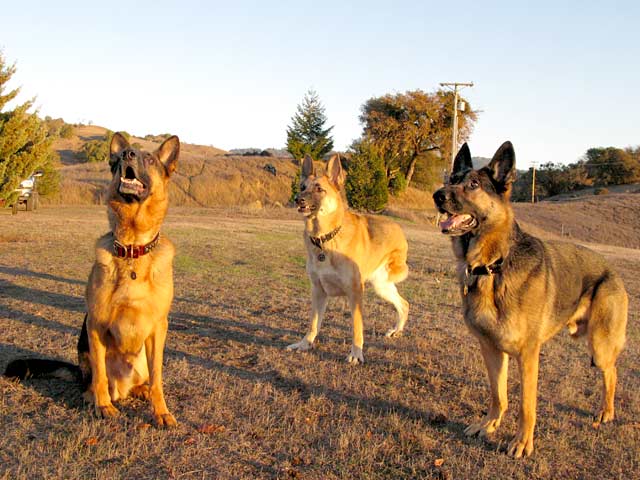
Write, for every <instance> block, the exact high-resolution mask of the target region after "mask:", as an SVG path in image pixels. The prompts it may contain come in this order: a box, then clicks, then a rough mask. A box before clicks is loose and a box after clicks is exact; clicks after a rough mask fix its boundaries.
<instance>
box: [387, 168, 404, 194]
mask: <svg viewBox="0 0 640 480" xmlns="http://www.w3.org/2000/svg"><path fill="white" fill-rule="evenodd" d="M406 189H407V178H406V177H405V176H404V173H402V172H398V173H396V175H395V176H394V177H393V178H392V179H391V180H389V191H390V192H391V195H399V194H400V193H402V192H404V191H405V190H406Z"/></svg>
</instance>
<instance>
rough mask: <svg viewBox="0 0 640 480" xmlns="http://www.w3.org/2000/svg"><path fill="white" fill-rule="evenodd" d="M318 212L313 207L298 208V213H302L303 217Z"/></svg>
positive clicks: (301, 206) (303, 206)
mask: <svg viewBox="0 0 640 480" xmlns="http://www.w3.org/2000/svg"><path fill="white" fill-rule="evenodd" d="M315 211H316V207H315V206H313V205H307V204H305V205H299V206H298V213H302V214H303V215H311V214H312V213H313V212H315Z"/></svg>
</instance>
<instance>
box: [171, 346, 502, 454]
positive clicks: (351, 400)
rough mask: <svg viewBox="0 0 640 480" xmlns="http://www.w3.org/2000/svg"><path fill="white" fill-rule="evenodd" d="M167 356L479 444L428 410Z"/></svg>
mask: <svg viewBox="0 0 640 480" xmlns="http://www.w3.org/2000/svg"><path fill="white" fill-rule="evenodd" d="M165 353H166V354H167V356H168V357H169V358H174V359H183V360H186V361H187V362H188V363H190V364H192V365H195V366H199V367H202V368H206V369H207V370H211V371H218V372H223V373H225V374H229V375H232V376H234V377H236V378H238V379H241V380H245V381H249V382H252V383H256V384H262V383H269V384H271V385H272V386H273V387H274V388H275V389H277V390H280V391H281V392H282V393H284V394H286V395H291V394H296V395H299V396H300V398H301V399H304V400H307V399H309V398H311V397H312V396H325V397H327V398H329V399H330V400H331V401H332V402H333V403H335V404H336V405H338V404H345V405H347V406H348V407H349V408H350V409H352V410H353V411H356V410H358V411H360V410H365V411H367V412H369V413H371V414H373V415H374V416H376V417H377V416H380V415H388V414H391V413H393V414H397V415H400V416H402V417H404V418H405V419H407V420H412V421H418V422H422V423H424V424H426V425H429V426H431V427H432V428H435V429H437V430H446V431H448V432H449V433H450V434H452V435H454V436H456V437H458V438H459V439H460V440H461V441H462V442H463V443H465V444H471V443H474V444H477V443H478V440H476V439H473V438H470V437H467V436H466V435H465V434H464V429H465V428H466V427H467V425H466V424H463V423H461V422H457V421H453V420H451V419H449V418H447V416H446V415H445V414H443V413H441V412H432V411H428V410H426V409H425V410H418V409H415V408H412V407H408V406H406V405H402V404H400V403H397V402H393V401H389V400H386V399H383V398H379V397H365V396H360V395H354V394H350V393H345V392H340V391H338V390H335V389H331V388H328V387H327V386H326V385H323V384H313V383H311V382H307V381H302V380H300V379H298V378H286V377H284V376H283V375H282V374H281V373H279V372H277V371H274V370H268V371H254V370H245V369H243V368H239V367H236V366H232V365H229V364H225V363H221V362H218V361H216V360H211V359H207V358H203V357H201V356H198V355H194V354H191V353H187V352H183V351H180V350H175V349H171V348H167V349H166V351H165ZM341 361H344V359H343V358H341ZM480 443H481V445H482V448H484V449H485V450H486V451H488V452H494V451H495V449H496V443H495V442H492V441H487V440H484V441H482V442H480Z"/></svg>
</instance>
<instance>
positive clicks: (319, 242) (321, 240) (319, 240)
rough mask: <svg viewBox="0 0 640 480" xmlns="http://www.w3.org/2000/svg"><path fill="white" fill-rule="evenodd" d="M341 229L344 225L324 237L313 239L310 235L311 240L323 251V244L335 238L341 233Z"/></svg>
mask: <svg viewBox="0 0 640 480" xmlns="http://www.w3.org/2000/svg"><path fill="white" fill-rule="evenodd" d="M341 228H342V225H340V226H339V227H338V228H336V229H335V230H331V231H330V232H329V233H327V234H326V235H322V236H320V237H312V236H311V235H309V240H311V243H313V244H314V245H315V246H316V247H318V248H319V249H320V250H322V244H323V243H326V242H328V241H329V240H331V239H332V238H333V237H335V236H336V235H337V234H338V232H340V229H341Z"/></svg>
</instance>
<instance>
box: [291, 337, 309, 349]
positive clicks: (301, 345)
mask: <svg viewBox="0 0 640 480" xmlns="http://www.w3.org/2000/svg"><path fill="white" fill-rule="evenodd" d="M312 348H313V343H311V342H310V341H309V340H307V339H306V338H303V339H302V340H300V341H299V342H298V343H292V344H291V345H289V346H288V347H287V350H291V351H294V350H295V351H297V352H306V351H307V350H311V349H312Z"/></svg>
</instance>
